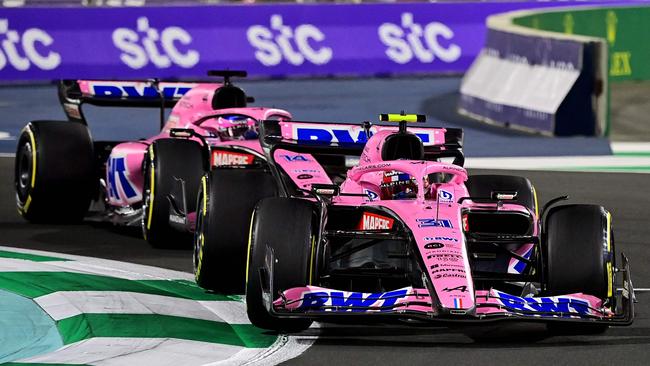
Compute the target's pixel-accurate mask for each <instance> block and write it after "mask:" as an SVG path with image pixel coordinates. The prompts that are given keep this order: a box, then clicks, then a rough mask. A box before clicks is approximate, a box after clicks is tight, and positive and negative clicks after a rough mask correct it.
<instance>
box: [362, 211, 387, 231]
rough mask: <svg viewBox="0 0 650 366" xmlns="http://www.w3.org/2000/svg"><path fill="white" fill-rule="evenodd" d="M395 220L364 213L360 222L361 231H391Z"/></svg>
mask: <svg viewBox="0 0 650 366" xmlns="http://www.w3.org/2000/svg"><path fill="white" fill-rule="evenodd" d="M394 221H395V220H393V219H391V218H389V217H384V216H381V215H377V214H373V213H370V212H364V213H363V216H362V217H361V221H360V222H359V226H358V228H359V230H390V229H392V228H393V222H394Z"/></svg>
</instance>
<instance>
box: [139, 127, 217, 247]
mask: <svg viewBox="0 0 650 366" xmlns="http://www.w3.org/2000/svg"><path fill="white" fill-rule="evenodd" d="M204 156H205V155H204V152H203V148H202V147H201V145H200V144H199V143H197V142H195V141H192V140H181V139H161V140H156V141H154V143H153V144H151V145H150V146H149V149H148V150H147V155H146V156H145V172H144V193H143V196H144V197H143V203H144V204H143V210H144V213H143V215H142V233H143V235H144V238H145V239H146V240H147V241H148V242H149V243H150V244H151V245H152V246H153V247H156V248H179V247H188V246H189V245H190V244H191V242H192V236H191V235H190V234H189V233H188V232H182V231H179V230H177V229H175V228H173V227H172V226H171V224H170V222H169V213H170V209H171V203H170V200H173V201H174V202H175V203H176V204H177V205H179V206H181V205H182V201H183V197H182V190H181V189H180V181H179V179H182V180H183V181H184V182H185V199H186V204H187V212H186V214H187V213H191V212H194V211H195V210H196V196H197V193H198V190H199V184H200V181H201V177H202V176H203V174H205V171H206V168H207V163H206V162H205V161H204V160H205V158H204Z"/></svg>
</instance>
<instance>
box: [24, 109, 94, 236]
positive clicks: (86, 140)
mask: <svg viewBox="0 0 650 366" xmlns="http://www.w3.org/2000/svg"><path fill="white" fill-rule="evenodd" d="M14 171H15V175H14V184H15V189H16V204H17V206H18V212H19V213H20V215H21V216H22V217H24V218H25V219H26V220H27V221H30V222H35V223H73V222H78V221H81V220H82V219H83V217H84V216H85V214H86V213H87V212H88V208H89V206H90V201H91V200H92V198H93V196H94V195H95V194H96V192H97V186H98V179H97V173H96V171H95V164H94V155H93V141H92V139H91V137H90V133H89V131H88V128H87V127H86V126H85V125H83V124H81V123H77V122H70V121H34V122H30V123H29V124H28V125H27V126H25V128H23V130H22V132H21V134H20V137H19V138H18V147H17V150H16V160H15V170H14Z"/></svg>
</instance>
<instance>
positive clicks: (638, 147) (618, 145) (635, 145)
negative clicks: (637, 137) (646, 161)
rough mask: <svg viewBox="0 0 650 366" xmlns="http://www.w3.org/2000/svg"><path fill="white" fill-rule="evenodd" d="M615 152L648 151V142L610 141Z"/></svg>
mask: <svg viewBox="0 0 650 366" xmlns="http://www.w3.org/2000/svg"><path fill="white" fill-rule="evenodd" d="M610 146H611V147H612V151H613V152H615V153H620V152H650V142H611V143H610Z"/></svg>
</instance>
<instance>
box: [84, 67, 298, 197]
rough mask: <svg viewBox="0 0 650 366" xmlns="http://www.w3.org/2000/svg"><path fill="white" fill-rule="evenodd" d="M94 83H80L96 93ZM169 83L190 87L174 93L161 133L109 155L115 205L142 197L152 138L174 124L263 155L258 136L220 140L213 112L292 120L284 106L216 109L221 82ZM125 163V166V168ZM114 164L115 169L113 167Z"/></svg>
mask: <svg viewBox="0 0 650 366" xmlns="http://www.w3.org/2000/svg"><path fill="white" fill-rule="evenodd" d="M94 83H101V82H97V81H92V80H79V86H80V89H81V91H82V93H84V94H89V95H92V94H93V85H94ZM113 84H115V83H113ZM119 84H120V85H129V86H133V87H134V88H136V89H137V90H143V89H144V88H145V87H147V86H148V85H149V83H144V82H119ZM166 86H174V87H176V88H177V89H178V88H179V86H183V87H186V88H191V89H190V90H189V91H187V92H186V93H185V94H183V95H182V97H180V95H177V96H176V95H175V96H176V97H180V99H179V100H178V102H177V103H176V105H175V106H174V108H173V109H172V111H171V113H170V115H169V118H168V119H167V122H166V123H165V125H164V127H163V129H162V131H160V133H159V134H157V135H155V136H152V137H150V138H148V139H146V140H141V141H134V142H124V143H121V144H119V145H117V146H115V147H114V148H113V150H112V151H111V154H110V157H109V159H108V162H107V163H108V167H107V170H106V174H107V177H106V182H107V187H106V189H107V195H106V196H107V198H108V203H109V204H110V205H112V206H116V207H127V206H131V205H133V204H137V203H139V202H141V201H142V190H143V185H144V177H143V170H142V168H143V159H144V157H145V153H146V151H147V149H148V147H149V145H151V143H152V142H154V141H155V140H158V139H164V138H169V137H170V135H169V133H170V131H171V129H172V128H189V129H193V130H194V131H196V132H197V133H199V134H200V135H202V136H205V137H206V139H207V141H208V143H209V144H210V145H211V146H213V147H218V146H236V147H238V148H239V149H238V150H241V151H245V152H246V151H247V152H249V153H251V154H254V155H255V156H260V157H262V156H263V155H262V150H261V147H260V143H259V141H258V140H228V141H221V140H220V139H219V138H218V137H216V134H215V131H216V128H217V121H216V119H215V118H211V117H212V116H217V115H226V114H241V115H245V116H249V117H251V118H253V119H255V120H257V121H260V120H265V119H279V120H290V119H291V114H290V113H289V112H287V111H285V110H282V109H276V108H262V107H247V108H229V109H219V110H215V109H213V108H212V98H213V96H214V93H215V90H217V89H218V88H219V87H221V86H222V84H219V83H201V84H196V83H160V88H161V89H162V88H164V87H166ZM122 165H124V167H123V168H122ZM111 168H112V169H111Z"/></svg>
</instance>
